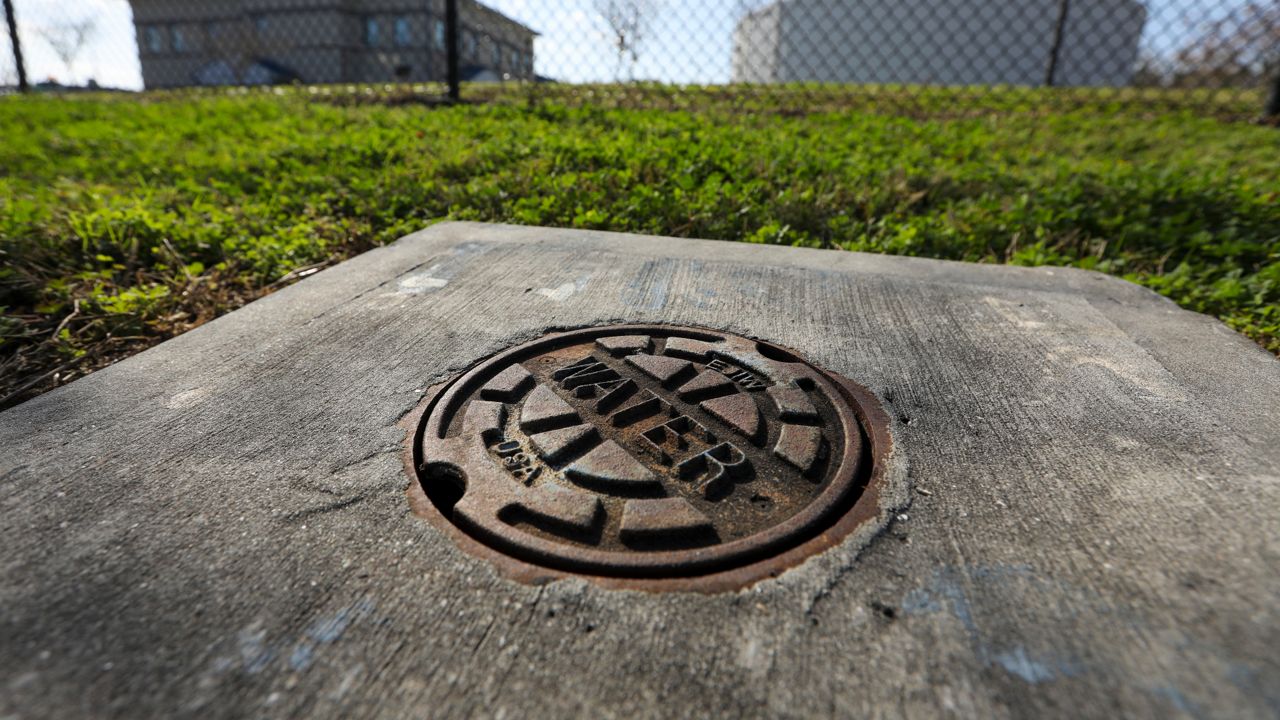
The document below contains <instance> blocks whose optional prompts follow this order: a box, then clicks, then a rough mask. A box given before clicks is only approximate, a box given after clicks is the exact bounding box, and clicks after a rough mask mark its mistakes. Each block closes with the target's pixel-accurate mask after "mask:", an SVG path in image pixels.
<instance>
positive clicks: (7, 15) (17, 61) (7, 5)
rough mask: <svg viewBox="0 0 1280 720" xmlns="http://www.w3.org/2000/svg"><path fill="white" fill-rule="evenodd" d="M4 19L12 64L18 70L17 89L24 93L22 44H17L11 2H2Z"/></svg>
mask: <svg viewBox="0 0 1280 720" xmlns="http://www.w3.org/2000/svg"><path fill="white" fill-rule="evenodd" d="M4 19H5V21H6V22H8V23H9V43H10V45H11V46H12V47H13V64H14V65H16V66H17V69H18V89H19V90H21V91H22V92H26V91H27V90H29V89H31V88H30V85H28V84H27V66H26V65H25V64H23V62H22V43H20V42H18V19H17V18H15V17H14V15H13V0H4Z"/></svg>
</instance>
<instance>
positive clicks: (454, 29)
mask: <svg viewBox="0 0 1280 720" xmlns="http://www.w3.org/2000/svg"><path fill="white" fill-rule="evenodd" d="M444 25H445V30H444V49H445V55H447V58H446V61H445V62H446V64H447V66H448V80H449V99H450V100H453V101H454V102H457V101H458V99H459V97H460V96H461V91H460V87H459V85H460V79H461V78H460V75H459V70H458V45H459V43H458V0H445V2H444Z"/></svg>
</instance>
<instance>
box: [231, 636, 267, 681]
mask: <svg viewBox="0 0 1280 720" xmlns="http://www.w3.org/2000/svg"><path fill="white" fill-rule="evenodd" d="M266 635H267V633H266V631H265V630H260V629H253V628H245V629H244V630H241V631H240V634H239V635H238V636H237V637H236V641H237V642H236V644H237V646H238V649H239V650H240V661H241V663H242V664H243V665H244V671H245V672H247V673H249V674H250V675H257V674H258V673H260V672H262V671H263V669H264V668H266V667H267V665H268V664H270V662H271V661H272V659H274V658H275V656H276V651H275V650H274V649H272V648H270V647H268V646H267V644H266V643H265V642H264V638H265V637H266Z"/></svg>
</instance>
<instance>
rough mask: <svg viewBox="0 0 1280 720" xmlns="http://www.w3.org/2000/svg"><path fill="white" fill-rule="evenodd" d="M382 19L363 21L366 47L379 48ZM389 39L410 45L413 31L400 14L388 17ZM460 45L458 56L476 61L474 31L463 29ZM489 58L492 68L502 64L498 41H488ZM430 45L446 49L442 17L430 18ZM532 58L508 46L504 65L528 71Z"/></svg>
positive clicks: (407, 20)
mask: <svg viewBox="0 0 1280 720" xmlns="http://www.w3.org/2000/svg"><path fill="white" fill-rule="evenodd" d="M382 32H383V21H382V20H381V19H380V18H376V17H367V18H365V21H364V44H365V45H367V46H369V47H379V46H381V45H382ZM391 39H392V42H393V44H394V45H395V46H396V47H408V46H410V45H412V44H413V31H412V27H411V26H410V24H409V18H407V17H404V16H400V17H395V18H392V19H391ZM461 42H462V47H461V49H460V51H461V55H462V57H463V58H464V59H466V60H471V61H473V62H474V61H478V60H480V59H481V58H480V56H479V53H478V49H479V43H478V42H477V41H476V34H475V33H474V32H472V31H470V30H463V31H462V33H461ZM491 42H492V45H491V47H490V57H489V60H490V61H491V63H492V65H493V67H494V69H497V68H499V67H502V66H503V65H504V63H503V48H502V46H501V45H500V44H498V42H497V41H491ZM431 44H432V46H433V47H434V48H435V49H436V50H440V51H443V50H444V49H445V24H444V20H441V19H439V18H432V19H431ZM530 60H531V58H529V57H527V56H526V55H525V53H523V52H521V51H520V50H516V49H514V48H508V49H507V56H506V61H507V62H506V63H505V66H506V67H507V68H508V69H511V70H526V71H528V70H531V69H532V68H531V64H532V63H531V62H530Z"/></svg>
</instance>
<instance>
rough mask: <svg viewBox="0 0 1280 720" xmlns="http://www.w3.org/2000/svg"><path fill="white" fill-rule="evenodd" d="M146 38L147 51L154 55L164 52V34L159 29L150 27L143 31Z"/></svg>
mask: <svg viewBox="0 0 1280 720" xmlns="http://www.w3.org/2000/svg"><path fill="white" fill-rule="evenodd" d="M142 33H143V36H144V37H146V42H147V50H148V51H150V52H153V53H162V52H164V32H163V31H162V30H161V29H160V28H158V27H149V28H147V29H145V30H143V31H142Z"/></svg>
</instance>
